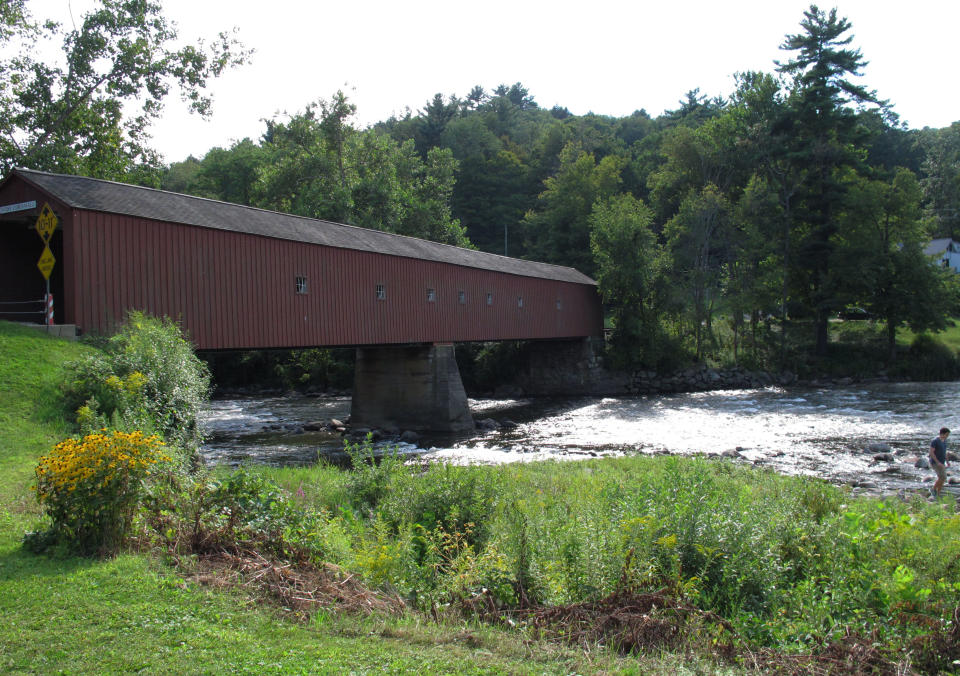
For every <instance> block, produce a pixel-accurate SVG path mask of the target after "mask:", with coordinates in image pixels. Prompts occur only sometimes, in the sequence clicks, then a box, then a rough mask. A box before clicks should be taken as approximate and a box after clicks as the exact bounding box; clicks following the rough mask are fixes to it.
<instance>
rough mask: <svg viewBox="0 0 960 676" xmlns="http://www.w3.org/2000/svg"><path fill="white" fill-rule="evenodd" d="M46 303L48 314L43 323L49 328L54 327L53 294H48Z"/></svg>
mask: <svg viewBox="0 0 960 676" xmlns="http://www.w3.org/2000/svg"><path fill="white" fill-rule="evenodd" d="M45 301H46V303H45V307H46V314H45V316H44V322H43V323H44V324H46V325H47V326H53V294H52V293H49V292H48V293H47V296H46V298H45Z"/></svg>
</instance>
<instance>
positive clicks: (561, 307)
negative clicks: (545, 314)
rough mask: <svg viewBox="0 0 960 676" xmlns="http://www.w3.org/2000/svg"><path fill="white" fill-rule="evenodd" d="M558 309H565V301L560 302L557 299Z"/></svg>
mask: <svg viewBox="0 0 960 676" xmlns="http://www.w3.org/2000/svg"><path fill="white" fill-rule="evenodd" d="M557 309H558V310H562V309H563V301H562V300H560V299H559V298H557Z"/></svg>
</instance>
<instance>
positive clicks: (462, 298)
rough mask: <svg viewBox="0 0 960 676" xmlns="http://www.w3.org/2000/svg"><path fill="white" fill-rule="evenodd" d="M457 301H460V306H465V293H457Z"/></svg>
mask: <svg viewBox="0 0 960 676" xmlns="http://www.w3.org/2000/svg"><path fill="white" fill-rule="evenodd" d="M457 300H459V301H460V305H465V304H466V302H467V292H466V291H457Z"/></svg>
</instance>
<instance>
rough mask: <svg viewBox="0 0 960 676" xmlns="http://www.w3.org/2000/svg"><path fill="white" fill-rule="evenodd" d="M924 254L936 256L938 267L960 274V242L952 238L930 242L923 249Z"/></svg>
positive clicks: (942, 238)
mask: <svg viewBox="0 0 960 676" xmlns="http://www.w3.org/2000/svg"><path fill="white" fill-rule="evenodd" d="M923 253H925V254H927V255H928V256H935V258H934V260H935V261H936V262H937V264H938V265H942V266H943V267H945V268H950V269H951V270H953V271H954V272H960V242H956V241H954V240H953V239H951V238H950V237H941V238H939V239H935V240H933V241H932V242H930V243H929V244H928V245H927V246H926V247H925V248H924V249H923Z"/></svg>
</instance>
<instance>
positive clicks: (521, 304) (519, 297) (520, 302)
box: [517, 296, 523, 307]
mask: <svg viewBox="0 0 960 676" xmlns="http://www.w3.org/2000/svg"><path fill="white" fill-rule="evenodd" d="M517 307H523V296H517Z"/></svg>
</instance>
